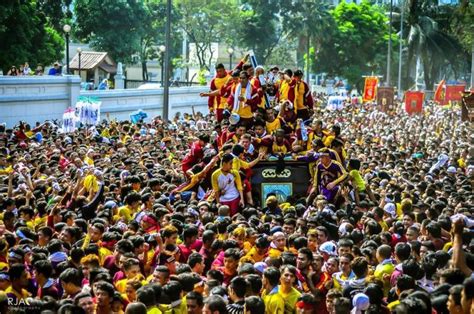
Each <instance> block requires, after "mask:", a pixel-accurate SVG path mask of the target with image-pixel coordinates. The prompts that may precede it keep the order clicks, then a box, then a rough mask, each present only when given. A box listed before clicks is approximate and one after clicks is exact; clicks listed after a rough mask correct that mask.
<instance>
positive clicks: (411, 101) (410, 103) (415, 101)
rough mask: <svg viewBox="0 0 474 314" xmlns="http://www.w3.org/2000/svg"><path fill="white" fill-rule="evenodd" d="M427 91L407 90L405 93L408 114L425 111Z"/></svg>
mask: <svg viewBox="0 0 474 314" xmlns="http://www.w3.org/2000/svg"><path fill="white" fill-rule="evenodd" d="M424 98H425V93H423V92H420V91H407V92H406V93H405V111H406V112H407V113H408V114H417V113H421V112H422V111H423V100H424Z"/></svg>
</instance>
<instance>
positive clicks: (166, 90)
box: [163, 0, 171, 123]
mask: <svg viewBox="0 0 474 314" xmlns="http://www.w3.org/2000/svg"><path fill="white" fill-rule="evenodd" d="M165 46H166V50H165V88H164V89H163V121H164V122H165V123H166V122H167V121H168V114H169V96H170V84H169V80H170V53H171V49H170V47H171V0H168V1H166V28H165Z"/></svg>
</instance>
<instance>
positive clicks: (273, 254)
mask: <svg viewBox="0 0 474 314" xmlns="http://www.w3.org/2000/svg"><path fill="white" fill-rule="evenodd" d="M284 251H287V248H285V250H284ZM284 251H283V252H284ZM283 252H282V251H280V250H279V249H275V248H272V247H271V248H270V250H268V257H270V258H279V257H280V256H281V253H283Z"/></svg>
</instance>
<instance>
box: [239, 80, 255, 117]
mask: <svg viewBox="0 0 474 314" xmlns="http://www.w3.org/2000/svg"><path fill="white" fill-rule="evenodd" d="M245 90H246V88H245V87H242V88H241V89H240V95H235V97H239V96H242V97H245V94H246V92H245ZM237 113H238V114H239V116H240V117H241V118H245V119H250V118H252V117H253V114H252V108H251V107H250V105H247V104H246V103H245V100H244V101H239V107H238V108H237Z"/></svg>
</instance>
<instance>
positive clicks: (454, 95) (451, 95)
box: [445, 85, 466, 103]
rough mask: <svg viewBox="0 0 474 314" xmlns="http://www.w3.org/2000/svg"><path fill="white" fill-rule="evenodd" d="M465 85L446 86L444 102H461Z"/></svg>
mask: <svg viewBox="0 0 474 314" xmlns="http://www.w3.org/2000/svg"><path fill="white" fill-rule="evenodd" d="M465 88H466V85H446V95H445V102H446V103H447V102H448V101H461V100H462V93H463V92H464V89H465Z"/></svg>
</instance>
